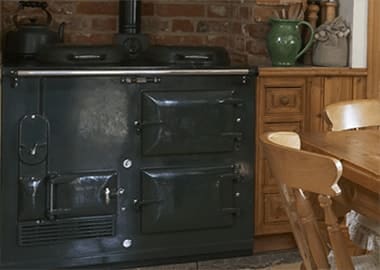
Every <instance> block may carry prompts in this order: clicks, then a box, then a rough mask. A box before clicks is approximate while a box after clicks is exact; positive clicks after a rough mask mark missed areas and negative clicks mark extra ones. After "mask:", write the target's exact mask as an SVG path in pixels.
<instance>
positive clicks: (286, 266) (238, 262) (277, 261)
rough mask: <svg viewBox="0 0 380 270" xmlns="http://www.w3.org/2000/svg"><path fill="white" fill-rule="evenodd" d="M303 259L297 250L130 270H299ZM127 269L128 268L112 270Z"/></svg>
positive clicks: (131, 269) (132, 269)
mask: <svg viewBox="0 0 380 270" xmlns="http://www.w3.org/2000/svg"><path fill="white" fill-rule="evenodd" d="M300 261H301V258H300V256H299V254H298V252H297V251H296V250H289V251H282V252H270V253H262V254H257V255H254V256H248V257H238V258H230V259H218V260H210V261H198V262H191V263H185V264H171V265H161V266H150V267H139V268H129V269H128V270H298V269H300V264H301V262H300ZM111 269H112V270H115V269H123V270H124V269H127V268H111Z"/></svg>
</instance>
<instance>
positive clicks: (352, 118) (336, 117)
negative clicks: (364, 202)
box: [324, 99, 380, 252]
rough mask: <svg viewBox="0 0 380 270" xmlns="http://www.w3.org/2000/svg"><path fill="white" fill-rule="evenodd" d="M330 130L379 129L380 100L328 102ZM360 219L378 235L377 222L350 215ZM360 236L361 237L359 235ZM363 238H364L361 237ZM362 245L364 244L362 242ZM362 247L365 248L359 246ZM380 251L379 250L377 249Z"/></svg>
mask: <svg viewBox="0 0 380 270" xmlns="http://www.w3.org/2000/svg"><path fill="white" fill-rule="evenodd" d="M324 115H325V116H326V121H327V122H328V124H329V126H330V130H331V131H344V130H351V129H362V128H377V129H380V101H379V100H377V99H361V100H350V101H343V102H337V103H333V104H330V105H328V106H326V108H325V109H324ZM352 214H353V213H351V216H355V219H358V220H361V223H362V224H363V226H364V227H365V228H366V229H368V230H369V231H372V232H374V233H375V234H377V235H378V236H379V237H380V234H379V233H378V231H379V224H377V223H376V222H373V221H372V220H370V219H369V218H367V217H365V216H362V215H360V214H356V215H352ZM360 238H362V237H361V236H360ZM362 240H364V239H362ZM363 245H364V244H363ZM361 247H362V248H366V247H364V246H361ZM378 252H380V251H378Z"/></svg>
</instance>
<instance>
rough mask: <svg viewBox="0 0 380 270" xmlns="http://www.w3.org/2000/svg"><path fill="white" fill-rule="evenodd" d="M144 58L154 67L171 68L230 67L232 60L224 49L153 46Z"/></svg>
mask: <svg viewBox="0 0 380 270" xmlns="http://www.w3.org/2000/svg"><path fill="white" fill-rule="evenodd" d="M144 57H145V58H146V60H147V61H149V62H150V63H152V64H153V65H169V66H186V65H197V66H215V67H219V66H223V67H224V66H229V65H230V58H229V56H228V52H227V51H226V49H225V48H223V47H210V46H152V47H150V48H149V49H148V50H147V51H146V52H145V53H144Z"/></svg>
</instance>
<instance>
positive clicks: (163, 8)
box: [156, 3, 205, 17]
mask: <svg viewBox="0 0 380 270" xmlns="http://www.w3.org/2000/svg"><path fill="white" fill-rule="evenodd" d="M204 10H205V7H204V5H201V4H160V3H157V4H156V15H158V16H164V17H165V16H166V17H178V16H185V17H202V16H204V14H205V11H204Z"/></svg>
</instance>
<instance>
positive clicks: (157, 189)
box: [136, 166, 239, 233]
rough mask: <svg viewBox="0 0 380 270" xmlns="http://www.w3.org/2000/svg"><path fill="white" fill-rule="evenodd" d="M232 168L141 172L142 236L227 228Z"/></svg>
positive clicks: (231, 202) (231, 214) (231, 220)
mask: <svg viewBox="0 0 380 270" xmlns="http://www.w3.org/2000/svg"><path fill="white" fill-rule="evenodd" d="M233 171H234V168H233V166H226V167H198V168H160V169H145V170H142V172H141V176H142V178H141V185H142V194H141V200H140V201H137V202H136V206H137V207H139V208H140V209H141V230H142V232H143V233H158V232H174V231H185V230H198V229H204V228H208V229H210V228H217V227H228V226H232V225H233V224H234V219H235V216H236V215H237V214H238V213H239V209H238V208H235V203H234V196H235V192H234V182H235V181H237V178H238V177H237V175H235V174H234V173H233Z"/></svg>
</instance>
